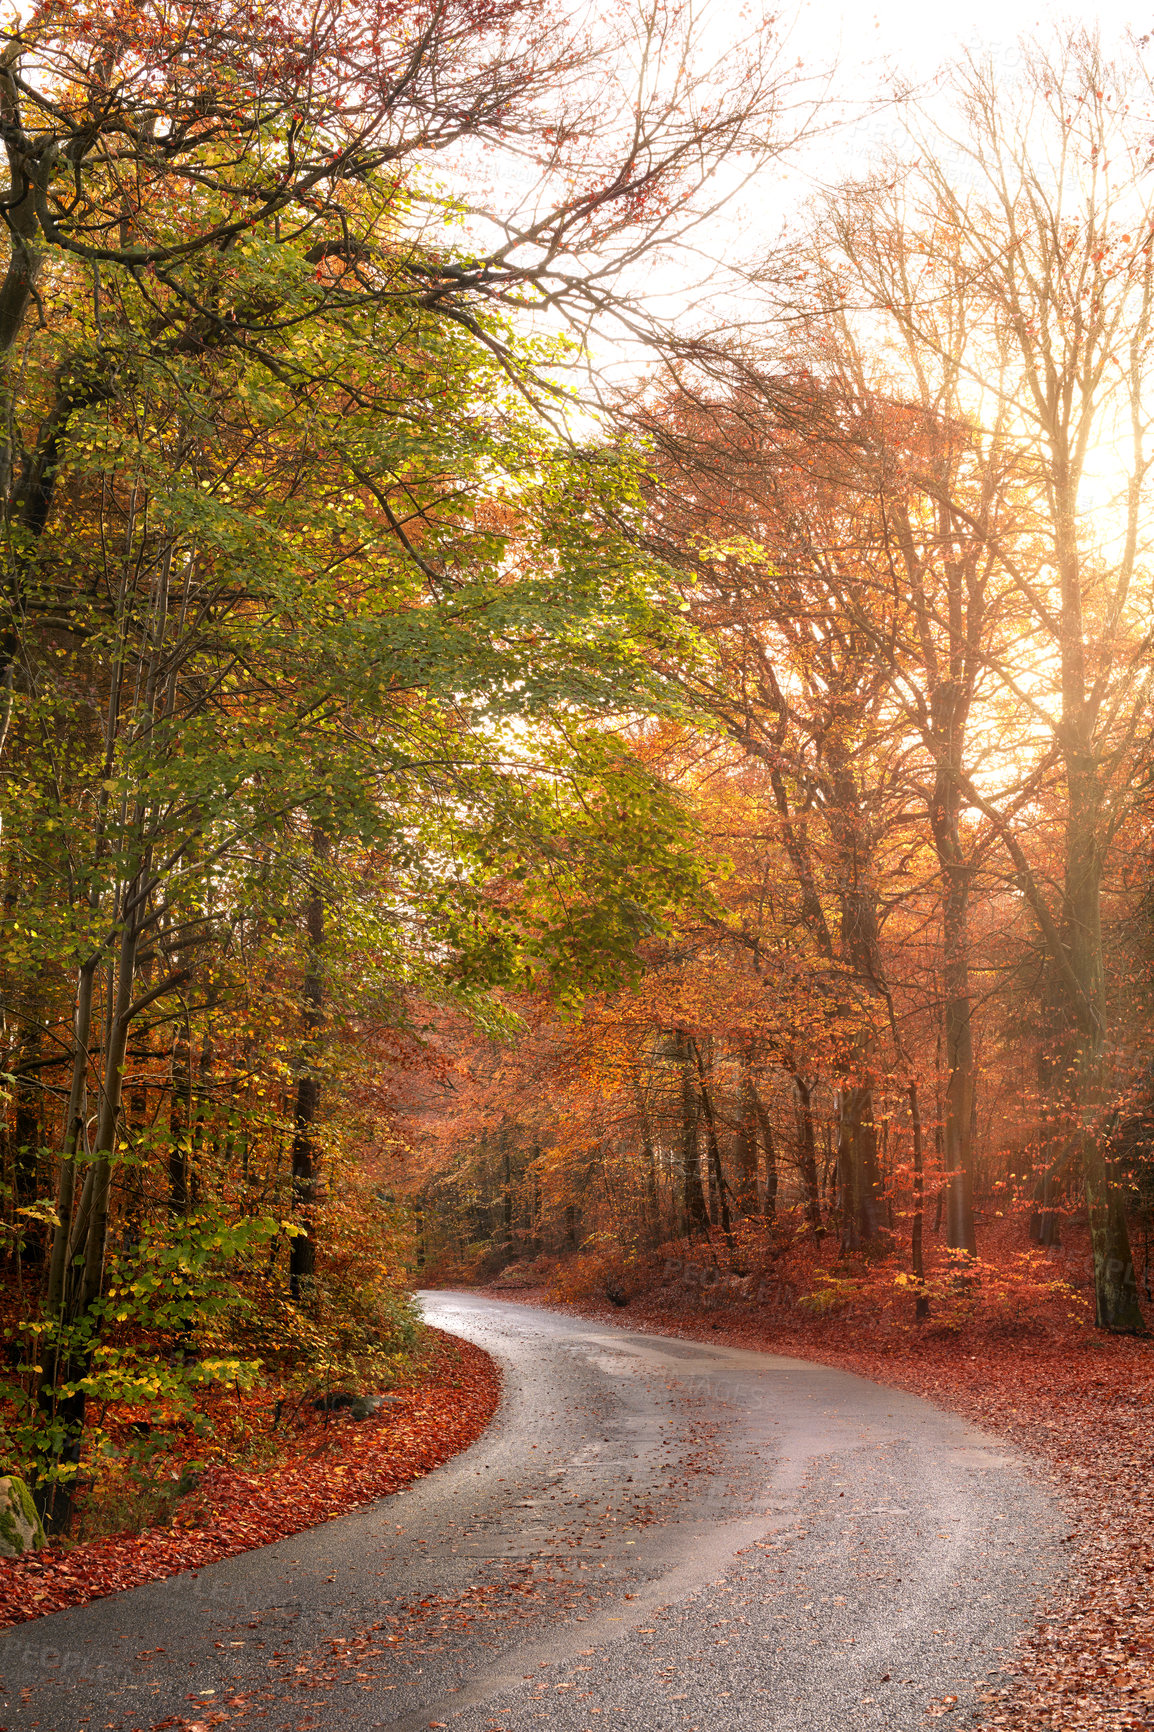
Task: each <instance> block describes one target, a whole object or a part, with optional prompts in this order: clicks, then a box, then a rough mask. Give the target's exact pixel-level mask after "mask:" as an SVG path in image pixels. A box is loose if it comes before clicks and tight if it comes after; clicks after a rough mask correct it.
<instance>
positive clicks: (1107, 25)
mask: <svg viewBox="0 0 1154 1732" xmlns="http://www.w3.org/2000/svg"><path fill="white" fill-rule="evenodd" d="M786 10H787V12H790V9H789V8H787V9H786ZM790 15H791V16H792V17H794V18H795V19H796V23H795V24H794V26H793V28H792V31H791V44H792V43H793V42H796V44H797V51H798V53H799V54H800V55H801V56H802V57H803V58H804V59H806V60H809V59H811V58H812V59H825V58H827V57H829V56H830V55H831V54H832V55H834V56H836V58H837V61H838V64H839V69H840V75H841V76H840V78H839V82H843V81H844V82H845V83H846V84H860V85H861V87H862V88H863V90H864V89H867V88H868V86H869V83H870V82H871V81H872V80H871V71H872V70H873V69H875V68H878V67H880V63H884V62H888V63H889V64H890V65H891V66H892V67H893V68H894V70H896V71H897V72H899V73H900V74H902V75H904V76H906V77H914V78H930V77H932V75H933V73H934V71H935V70H936V69H937V67H938V66H940V65H941V63H942V62H943V61H945V60H948V59H950V58H951V57H952V56H953V55H954V54H955V53H956V52H957V51H958V49H959V48H962V47H972V48H984V49H986V50H992V51H993V52H994V53H995V54H996V55H997V56H998V58H999V59H1004V60H1005V63H1006V65H1007V67H1010V66H1012V65H1013V64H1014V56H1015V53H1016V44H1017V42H1018V39H1019V38H1020V37H1021V36H1024V35H1025V36H1031V35H1037V34H1043V35H1044V34H1045V33H1047V32H1048V31H1049V30H1051V29H1052V28H1054V27H1055V26H1058V25H1062V24H1065V23H1066V22H1070V23H1073V24H1090V25H1093V24H1097V25H1098V26H1099V27H1100V29H1101V31H1102V35H1103V38H1104V40H1106V41H1107V42H1109V41H1111V40H1121V39H1122V38H1123V37H1124V35H1125V32H1126V30H1127V28H1128V27H1129V28H1132V29H1133V30H1134V32H1135V34H1136V35H1139V36H1141V35H1143V34H1144V33H1145V32H1146V31H1147V30H1154V0H1149V3H1148V4H1143V3H1142V0H1137V3H1132V0H1101V3H1100V4H1098V5H1093V4H1087V3H1086V0H1074V3H1073V4H1070V5H1064V6H1044V5H1039V4H1038V0H954V4H946V3H944V0H881V3H880V4H875V5H873V6H870V5H868V4H866V5H860V6H853V5H847V6H831V5H829V4H826V3H824V0H803V3H802V4H801V5H800V6H799V7H798V8H797V10H796V12H790Z"/></svg>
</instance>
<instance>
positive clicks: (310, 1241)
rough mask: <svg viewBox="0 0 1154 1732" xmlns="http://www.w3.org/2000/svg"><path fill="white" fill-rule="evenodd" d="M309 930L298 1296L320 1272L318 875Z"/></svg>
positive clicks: (295, 1162)
mask: <svg viewBox="0 0 1154 1732" xmlns="http://www.w3.org/2000/svg"><path fill="white" fill-rule="evenodd" d="M312 850H313V861H314V864H315V866H316V867H318V868H319V867H320V866H321V865H322V864H323V862H324V860H325V859H326V858H327V856H328V837H327V834H326V832H325V831H324V830H323V829H322V828H321V827H320V825H314V827H313V834H312ZM305 930H306V933H307V936H308V956H307V958H306V961H305V973H304V981H303V983H302V986H301V1003H302V1007H303V1017H302V1023H303V1034H304V1042H303V1052H302V1057H301V1065H300V1070H299V1072H298V1075H297V1089H296V1111H295V1114H294V1120H293V1122H294V1127H295V1128H294V1131H293V1142H292V1189H293V1212H294V1215H295V1219H296V1225H297V1226H298V1227H299V1228H301V1229H302V1231H300V1232H299V1233H298V1234H297V1235H296V1236H295V1237H294V1239H293V1241H292V1245H291V1247H290V1250H289V1292H290V1294H291V1295H292V1297H293V1298H294V1299H300V1298H301V1297H302V1295H303V1294H304V1291H305V1286H306V1283H307V1282H309V1281H311V1280H312V1277H313V1275H314V1274H315V1272H316V1262H317V1250H316V1224H315V1221H314V1218H313V1211H314V1208H315V1205H316V1196H317V1161H318V1153H319V1151H318V1149H317V1143H316V1124H317V1118H318V1115H319V1110H320V1101H321V1079H320V1071H319V1062H320V1056H321V1054H320V1043H321V1033H322V1029H323V1027H324V988H325V978H324V957H323V954H322V952H323V947H324V942H325V904H324V894H323V887H322V884H321V874H320V871H319V869H318V870H317V871H316V872H315V873H314V877H313V885H312V889H311V891H310V894H309V899H308V904H307V906H306V908H305Z"/></svg>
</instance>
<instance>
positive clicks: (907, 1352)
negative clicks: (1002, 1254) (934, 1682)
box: [492, 1286, 1154, 1732]
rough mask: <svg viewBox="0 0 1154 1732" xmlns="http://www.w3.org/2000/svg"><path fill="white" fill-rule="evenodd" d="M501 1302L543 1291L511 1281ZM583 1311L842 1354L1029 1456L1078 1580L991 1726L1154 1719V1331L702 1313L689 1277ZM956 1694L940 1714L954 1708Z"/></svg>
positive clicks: (1101, 1731)
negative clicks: (1057, 1508)
mask: <svg viewBox="0 0 1154 1732" xmlns="http://www.w3.org/2000/svg"><path fill="white" fill-rule="evenodd" d="M492 1291H493V1292H494V1295H495V1296H499V1297H501V1298H502V1299H514V1298H515V1299H519V1300H523V1301H525V1302H528V1303H536V1304H541V1303H543V1302H548V1300H547V1298H546V1296H545V1295H544V1294H543V1293H541V1292H538V1293H537V1294H534V1293H533V1292H531V1291H530V1292H517V1291H515V1290H512V1291H511V1290H509V1289H508V1288H503V1287H501V1286H495V1287H494V1288H493V1289H492ZM567 1308H570V1309H574V1310H576V1311H578V1312H579V1313H580V1314H582V1315H584V1316H594V1317H596V1318H597V1319H598V1320H599V1321H603V1322H608V1323H613V1324H615V1325H617V1326H619V1327H622V1328H627V1329H653V1330H656V1331H659V1332H660V1333H662V1334H667V1335H676V1336H680V1337H682V1338H684V1339H688V1340H697V1341H709V1342H718V1341H721V1342H723V1343H724V1344H725V1345H727V1346H731V1347H749V1348H756V1349H759V1350H761V1351H766V1352H773V1353H782V1354H788V1355H792V1356H796V1357H798V1358H803V1359H813V1360H818V1361H820V1362H821V1363H823V1364H827V1365H836V1366H840V1367H842V1368H843V1369H845V1370H847V1371H853V1372H856V1373H858V1374H859V1375H861V1376H863V1377H869V1378H872V1379H873V1380H874V1381H876V1382H878V1383H883V1384H890V1385H892V1386H894V1387H895V1388H900V1389H906V1390H909V1391H910V1392H911V1393H913V1394H916V1395H920V1396H923V1397H925V1399H927V1400H928V1401H932V1402H934V1403H935V1404H936V1405H937V1406H939V1407H942V1408H945V1409H948V1410H949V1411H951V1412H954V1413H960V1414H962V1415H963V1416H964V1417H965V1418H967V1419H969V1420H972V1421H973V1422H974V1424H976V1425H980V1426H982V1427H983V1428H984V1429H985V1430H987V1431H990V1432H994V1433H995V1434H997V1435H999V1436H1001V1437H1004V1438H1006V1439H1007V1440H1009V1441H1010V1442H1012V1443H1013V1444H1014V1445H1015V1446H1016V1447H1017V1448H1018V1449H1019V1450H1020V1451H1021V1452H1022V1453H1023V1454H1025V1455H1026V1456H1028V1457H1029V1458H1032V1460H1033V1461H1034V1463H1035V1464H1036V1466H1037V1469H1038V1471H1040V1472H1042V1473H1044V1474H1045V1475H1046V1477H1047V1479H1048V1480H1049V1482H1050V1483H1051V1485H1053V1487H1054V1488H1055V1489H1056V1490H1057V1491H1058V1492H1059V1494H1060V1495H1061V1497H1062V1498H1063V1500H1064V1501H1065V1504H1066V1507H1067V1508H1068V1510H1069V1513H1070V1523H1069V1529H1068V1534H1069V1544H1070V1546H1071V1548H1072V1552H1073V1554H1074V1555H1073V1558H1072V1572H1071V1578H1070V1585H1069V1586H1068V1588H1067V1589H1066V1590H1064V1591H1063V1592H1062V1593H1061V1594H1059V1595H1057V1596H1056V1597H1055V1598H1054V1599H1053V1601H1052V1602H1051V1603H1050V1604H1048V1605H1046V1606H1045V1607H1043V1608H1041V1610H1040V1616H1039V1620H1038V1623H1037V1626H1036V1628H1035V1629H1034V1630H1033V1631H1032V1632H1030V1633H1029V1634H1028V1635H1027V1636H1026V1637H1025V1638H1024V1639H1023V1642H1022V1644H1021V1649H1020V1653H1019V1655H1018V1656H1017V1663H1016V1666H1015V1668H1014V1670H1013V1671H1012V1672H1011V1673H1010V1674H1009V1675H1008V1676H1007V1677H1006V1678H1004V1679H1002V1680H994V1681H992V1682H991V1688H990V1693H989V1695H988V1697H987V1714H986V1718H985V1720H984V1722H983V1726H984V1728H986V1729H989V1732H993V1729H994V1728H999V1729H1010V1732H1074V1729H1075V1728H1077V1729H1078V1732H1088V1729H1092V1732H1139V1729H1147V1732H1148V1729H1151V1728H1154V1344H1152V1342H1151V1340H1137V1339H1131V1338H1119V1337H1107V1336H1103V1335H1100V1334H1099V1333H1098V1332H1097V1331H1096V1330H1094V1329H1092V1328H1091V1327H1089V1326H1088V1325H1087V1323H1085V1322H1084V1321H1083V1320H1082V1319H1081V1318H1080V1317H1079V1316H1073V1317H1072V1316H1070V1315H1069V1314H1068V1312H1067V1311H1066V1309H1065V1308H1064V1306H1062V1305H1058V1306H1056V1307H1053V1308H1052V1309H1051V1313H1050V1315H1048V1316H1046V1317H1045V1318H1038V1317H1031V1318H1029V1319H1027V1320H1025V1321H1024V1322H1022V1323H1019V1324H1017V1325H1015V1324H1012V1323H1008V1322H1007V1321H1006V1319H1005V1317H1004V1315H1003V1314H999V1317H998V1320H997V1321H996V1322H993V1323H990V1322H986V1323H984V1322H983V1320H982V1318H981V1316H980V1314H979V1315H978V1316H977V1317H975V1319H974V1320H973V1321H972V1322H971V1323H970V1324H969V1325H968V1326H967V1327H966V1328H965V1329H963V1330H953V1329H945V1328H942V1327H940V1326H935V1324H934V1322H933V1320H932V1319H931V1320H930V1322H929V1323H928V1324H927V1325H923V1326H922V1328H921V1329H913V1328H899V1329H896V1330H895V1329H893V1328H892V1327H891V1328H889V1329H888V1331H887V1332H885V1333H881V1332H871V1330H870V1326H869V1322H868V1320H865V1321H863V1320H862V1319H860V1318H857V1319H855V1318H853V1317H852V1316H836V1315H833V1316H826V1317H815V1316H810V1315H806V1314H804V1313H803V1312H802V1311H800V1310H798V1309H796V1308H793V1309H783V1308H781V1307H749V1306H742V1305H738V1304H734V1305H732V1306H725V1305H724V1304H721V1305H718V1306H716V1307H715V1308H711V1309H710V1310H708V1311H703V1309H702V1308H701V1299H700V1294H698V1295H696V1296H695V1295H693V1294H692V1293H689V1294H687V1293H685V1292H684V1291H683V1290H681V1289H680V1288H673V1289H669V1288H664V1289H657V1290H650V1291H648V1292H646V1291H642V1292H640V1293H637V1294H636V1295H635V1296H634V1297H633V1298H632V1300H631V1302H630V1303H629V1305H628V1307H627V1308H624V1309H622V1308H618V1307H615V1306H611V1305H607V1304H604V1303H599V1302H597V1301H595V1300H585V1301H576V1302H570V1305H569V1306H568V1307H567ZM948 1711H949V1709H948V1707H947V1708H945V1709H942V1710H941V1712H943V1713H946V1712H948Z"/></svg>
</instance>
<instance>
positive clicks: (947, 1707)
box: [0, 1293, 1063, 1732]
mask: <svg viewBox="0 0 1154 1732" xmlns="http://www.w3.org/2000/svg"><path fill="white" fill-rule="evenodd" d="M424 1305H425V1310H426V1313H427V1315H428V1317H429V1319H430V1321H432V1322H435V1323H437V1324H438V1325H440V1326H441V1327H442V1328H445V1329H449V1330H452V1331H454V1332H456V1333H457V1334H459V1335H463V1336H467V1337H468V1338H469V1339H470V1340H472V1341H476V1342H478V1343H479V1344H480V1345H481V1346H482V1347H484V1348H486V1349H487V1350H488V1351H489V1352H490V1353H492V1354H493V1355H494V1356H495V1357H496V1358H497V1359H498V1360H499V1361H500V1362H501V1364H502V1366H503V1369H504V1373H505V1394H504V1399H503V1401H502V1404H501V1407H500V1410H499V1412H498V1414H497V1416H496V1418H495V1419H494V1421H493V1423H492V1424H491V1425H490V1426H489V1428H488V1430H487V1431H486V1432H485V1433H484V1435H483V1436H482V1437H481V1439H480V1440H479V1441H478V1442H477V1443H476V1444H474V1446H473V1447H472V1448H471V1449H469V1450H466V1451H465V1452H464V1453H463V1454H461V1455H459V1456H457V1457H455V1458H454V1459H453V1460H452V1461H450V1462H449V1463H447V1464H446V1465H445V1466H444V1467H442V1468H440V1469H439V1470H438V1471H437V1472H436V1473H434V1474H431V1475H430V1476H429V1477H428V1478H427V1479H425V1480H423V1481H420V1482H418V1483H417V1484H416V1485H414V1486H413V1487H412V1488H411V1489H410V1490H409V1491H407V1492H403V1493H400V1494H398V1495H397V1496H395V1497H391V1498H386V1499H383V1500H381V1501H380V1502H378V1503H375V1504H373V1505H371V1506H369V1507H368V1508H366V1509H364V1510H362V1511H360V1512H358V1513H356V1514H354V1515H350V1516H345V1517H343V1518H342V1519H340V1520H338V1521H334V1522H330V1523H328V1524H326V1525H325V1526H323V1527H319V1528H314V1529H312V1530H310V1531H309V1532H306V1533H302V1534H298V1535H297V1536H296V1537H295V1538H293V1539H287V1540H282V1541H280V1542H278V1543H277V1544H276V1545H271V1546H267V1547H265V1548H263V1549H262V1550H260V1551H256V1552H249V1553H246V1554H245V1555H243V1556H240V1557H235V1558H230V1559H227V1560H225V1561H223V1562H221V1563H219V1564H214V1565H211V1566H209V1567H208V1568H206V1569H203V1570H200V1571H197V1572H196V1573H194V1574H189V1575H184V1576H179V1577H174V1578H173V1579H171V1580H169V1581H165V1582H158V1583H154V1584H150V1585H148V1586H146V1587H141V1588H136V1589H133V1590H132V1591H131V1592H128V1593H122V1594H117V1595H114V1596H112V1597H111V1598H108V1599H104V1600H98V1601H95V1602H94V1603H93V1604H91V1605H89V1606H83V1607H78V1608H76V1609H74V1610H71V1611H66V1612H58V1613H56V1614H54V1615H53V1616H51V1617H46V1618H42V1619H40V1620H38V1621H36V1622H35V1623H31V1624H25V1625H21V1626H18V1627H17V1628H15V1629H12V1630H9V1631H6V1632H5V1633H4V1634H3V1636H0V1674H2V1675H3V1678H4V1680H5V1684H6V1689H7V1694H3V1693H2V1692H0V1732H5V1729H6V1732H25V1729H26V1728H28V1729H31V1728H39V1729H40V1732H73V1729H74V1728H80V1727H85V1728H87V1729H88V1732H133V1729H138V1732H151V1729H153V1728H156V1727H173V1728H177V1727H187V1726H193V1727H196V1728H205V1729H207V1728H208V1727H209V1726H212V1725H227V1726H230V1727H231V1726H234V1725H243V1726H246V1727H249V1726H251V1727H254V1728H255V1727H260V1728H268V1729H269V1732H274V1729H275V1732H285V1729H287V1732H298V1729H299V1732H305V1729H309V1728H317V1729H320V1732H328V1729H334V1732H335V1729H337V1728H341V1729H346V1728H347V1729H348V1732H368V1729H370V1728H371V1729H376V1732H418V1729H419V1732H425V1729H426V1728H429V1727H437V1726H445V1727H449V1728H453V1729H454V1732H498V1728H500V1729H501V1732H528V1729H530V1728H532V1729H535V1728H538V1727H541V1728H548V1732H610V1729H613V1732H706V1729H707V1728H708V1729H709V1732H715V1729H720V1728H724V1729H725V1732H729V1729H731V1728H732V1729H745V1728H749V1729H753V1728H758V1729H768V1728H772V1729H774V1732H779V1729H780V1732H867V1729H872V1728H885V1729H886V1732H896V1729H903V1728H907V1727H908V1728H913V1727H918V1728H923V1727H924V1726H925V1725H926V1724H927V1719H926V1716H927V1714H929V1715H930V1716H931V1717H933V1716H938V1715H940V1716H942V1718H943V1721H944V1724H945V1725H946V1726H949V1725H951V1724H952V1725H954V1726H958V1725H960V1724H972V1722H973V1720H974V1719H975V1718H977V1717H978V1716H977V1714H976V1712H975V1709H976V1704H977V1700H978V1692H979V1691H980V1689H981V1680H983V1679H985V1678H991V1677H992V1678H995V1679H996V1675H997V1673H998V1670H999V1668H1000V1667H1002V1666H1003V1665H1004V1664H1005V1663H1006V1660H1007V1657H1008V1655H1009V1653H1010V1652H1011V1651H1012V1648H1013V1643H1014V1640H1015V1637H1016V1635H1017V1634H1018V1633H1019V1632H1020V1631H1021V1630H1023V1629H1024V1628H1026V1627H1027V1626H1028V1625H1029V1624H1030V1623H1031V1622H1032V1621H1033V1614H1034V1602H1035V1598H1036V1596H1037V1595H1038V1594H1039V1593H1040V1592H1042V1591H1043V1590H1045V1589H1046V1588H1047V1587H1048V1586H1049V1585H1050V1584H1053V1583H1054V1582H1055V1581H1056V1580H1057V1579H1058V1578H1059V1577H1060V1575H1061V1573H1062V1568H1063V1564H1062V1551H1061V1544H1060V1542H1061V1537H1062V1527H1061V1512H1060V1510H1059V1509H1058V1507H1057V1505H1056V1504H1055V1503H1053V1502H1052V1501H1051V1500H1050V1499H1049V1498H1048V1497H1047V1496H1046V1494H1045V1493H1044V1492H1042V1491H1041V1490H1040V1489H1039V1488H1038V1487H1037V1486H1036V1485H1035V1484H1033V1483H1031V1481H1030V1480H1029V1479H1028V1478H1027V1476H1026V1474H1025V1473H1024V1471H1023V1469H1022V1466H1021V1464H1020V1463H1019V1462H1018V1461H1017V1460H1016V1459H1015V1458H1014V1457H1013V1456H1012V1455H1011V1454H1009V1453H1008V1452H1007V1450H1006V1449H1005V1447H1004V1446H1003V1445H1002V1444H1001V1443H999V1442H998V1441H997V1440H995V1439H992V1438H990V1437H988V1436H986V1435H985V1434H983V1433H982V1432H979V1431H976V1430H975V1429H974V1428H973V1427H972V1426H969V1425H967V1424H965V1423H964V1422H962V1421H961V1420H959V1419H956V1418H953V1417H951V1416H950V1415H947V1414H943V1413H940V1412H939V1411H937V1409H935V1408H933V1407H931V1406H929V1405H928V1404H927V1403H925V1402H923V1401H919V1400H917V1399H915V1398H914V1397H912V1396H907V1395H903V1394H900V1393H898V1392H896V1391H893V1390H888V1389H883V1388H880V1387H879V1386H878V1385H876V1384H872V1383H868V1382H866V1381H864V1380H863V1379H861V1378H857V1377H852V1376H849V1375H848V1374H846V1373H844V1372H839V1371H834V1370H830V1369H828V1368H826V1367H823V1366H818V1365H812V1364H809V1363H807V1362H804V1361H802V1360H797V1359H783V1358H777V1357H775V1356H774V1355H772V1354H768V1353H753V1352H742V1351H737V1350H735V1349H730V1348H725V1347H720V1346H718V1347H713V1346H710V1345H704V1344H699V1343H695V1342H686V1341H681V1340H671V1339H668V1338H666V1337H663V1336H658V1335H651V1334H631V1333H629V1332H628V1331H627V1330H625V1329H617V1328H613V1327H611V1326H604V1325H600V1324H597V1323H593V1322H585V1321H581V1320H577V1319H574V1318H572V1317H569V1316H563V1315H558V1314H556V1313H552V1312H547V1311H541V1310H536V1309H532V1308H530V1307H528V1306H523V1305H520V1304H503V1303H500V1302H498V1301H495V1300H491V1299H486V1298H480V1297H478V1296H475V1295H472V1294H455V1293H430V1294H426V1295H424Z"/></svg>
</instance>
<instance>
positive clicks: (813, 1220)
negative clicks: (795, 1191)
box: [793, 1071, 825, 1239]
mask: <svg viewBox="0 0 1154 1732" xmlns="http://www.w3.org/2000/svg"><path fill="white" fill-rule="evenodd" d="M793 1086H794V1089H795V1090H796V1091H797V1107H798V1116H797V1123H798V1138H797V1165H798V1171H799V1173H800V1174H801V1188H802V1195H803V1196H804V1198H805V1218H806V1220H807V1221H808V1223H809V1225H810V1227H811V1229H812V1231H813V1235H814V1237H815V1238H817V1239H820V1238H821V1236H822V1234H823V1233H824V1232H825V1228H824V1227H823V1226H822V1220H821V1197H820V1195H819V1192H818V1184H817V1144H816V1142H815V1140H814V1134H813V1092H812V1090H811V1089H810V1086H809V1084H808V1083H807V1082H806V1080H805V1078H804V1077H802V1076H800V1075H799V1074H798V1073H797V1072H796V1071H795V1072H794V1077H793Z"/></svg>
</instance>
